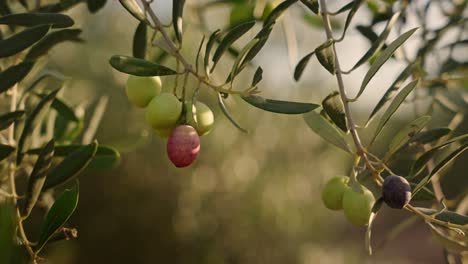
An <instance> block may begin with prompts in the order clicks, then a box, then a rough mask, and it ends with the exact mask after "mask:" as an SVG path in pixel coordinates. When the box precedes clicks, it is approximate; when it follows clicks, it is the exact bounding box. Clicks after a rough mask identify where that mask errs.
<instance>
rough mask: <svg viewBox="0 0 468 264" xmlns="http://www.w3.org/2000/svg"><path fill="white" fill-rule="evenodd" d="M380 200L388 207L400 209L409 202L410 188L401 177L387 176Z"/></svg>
mask: <svg viewBox="0 0 468 264" xmlns="http://www.w3.org/2000/svg"><path fill="white" fill-rule="evenodd" d="M382 198H383V200H384V202H385V203H386V204H387V205H388V206H389V207H391V208H395V209H402V208H403V207H405V205H407V204H408V203H409V201H410V200H411V186H410V184H409V182H408V181H407V180H406V179H405V178H403V177H401V176H397V175H390V176H387V177H386V178H385V180H384V183H383V186H382Z"/></svg>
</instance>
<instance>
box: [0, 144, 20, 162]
mask: <svg viewBox="0 0 468 264" xmlns="http://www.w3.org/2000/svg"><path fill="white" fill-rule="evenodd" d="M15 150H16V149H15V148H14V147H12V146H9V145H4V144H0V161H2V160H4V159H6V158H8V157H9V156H10V155H11V154H12V153H13V152H14V151H15Z"/></svg>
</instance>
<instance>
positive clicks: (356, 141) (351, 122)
mask: <svg viewBox="0 0 468 264" xmlns="http://www.w3.org/2000/svg"><path fill="white" fill-rule="evenodd" d="M320 7H321V10H320V12H321V14H322V19H323V22H324V27H325V32H326V34H327V39H331V40H333V34H332V28H331V24H330V18H329V14H328V11H327V3H326V0H320ZM332 48H333V52H334V53H335V75H336V80H337V83H338V88H339V93H340V98H341V101H342V102H343V106H344V112H345V116H346V121H347V123H348V127H349V132H350V133H351V136H352V138H353V142H354V145H355V146H356V151H357V153H356V154H357V155H358V156H359V157H361V158H362V159H363V160H364V162H365V164H366V165H367V167H368V168H369V169H370V170H371V172H372V174H373V177H374V180H375V181H376V182H380V181H381V180H382V179H381V177H380V174H379V172H378V170H376V169H375V168H374V167H373V166H372V164H371V163H370V161H369V158H368V157H367V151H366V149H365V148H364V146H363V145H362V143H361V139H360V137H359V134H358V132H357V129H356V124H355V123H354V120H353V117H352V114H351V110H350V107H349V98H348V97H347V95H346V91H345V87H344V82H343V76H342V71H341V67H340V62H339V59H338V56H337V54H336V47H335V42H333V44H332ZM351 179H353V177H351Z"/></svg>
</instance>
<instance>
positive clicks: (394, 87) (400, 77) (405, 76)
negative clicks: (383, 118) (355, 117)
mask: <svg viewBox="0 0 468 264" xmlns="http://www.w3.org/2000/svg"><path fill="white" fill-rule="evenodd" d="M413 69H414V64H413V63H412V64H408V66H406V68H405V69H404V70H403V71H402V72H401V73H400V75H398V77H397V78H396V79H395V81H394V82H393V83H392V85H390V87H389V88H388V89H387V91H386V92H385V94H384V95H383V96H382V98H381V99H380V101H379V102H378V103H377V105H376V106H375V107H374V110H372V113H371V114H370V116H369V119H368V120H367V124H369V122H370V121H371V120H372V118H373V117H374V116H375V114H377V112H378V111H379V110H380V109H381V108H382V107H383V106H384V105H385V103H386V102H388V101H389V100H390V99H392V97H393V95H394V94H395V93H396V91H398V90H399V89H400V87H401V85H402V84H403V83H404V82H405V81H406V79H408V78H409V77H410V76H411V74H412V73H413Z"/></svg>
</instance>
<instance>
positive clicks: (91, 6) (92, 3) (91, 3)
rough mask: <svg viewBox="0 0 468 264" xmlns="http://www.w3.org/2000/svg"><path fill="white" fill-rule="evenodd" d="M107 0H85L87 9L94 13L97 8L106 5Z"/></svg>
mask: <svg viewBox="0 0 468 264" xmlns="http://www.w3.org/2000/svg"><path fill="white" fill-rule="evenodd" d="M106 1H107V0H87V1H86V3H87V4H88V10H89V12H91V13H96V12H97V11H99V9H101V8H103V7H104V6H105V5H106Z"/></svg>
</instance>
